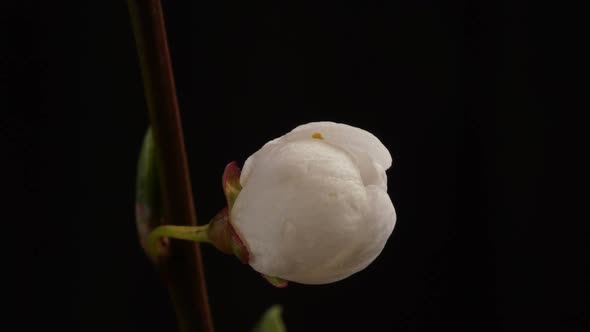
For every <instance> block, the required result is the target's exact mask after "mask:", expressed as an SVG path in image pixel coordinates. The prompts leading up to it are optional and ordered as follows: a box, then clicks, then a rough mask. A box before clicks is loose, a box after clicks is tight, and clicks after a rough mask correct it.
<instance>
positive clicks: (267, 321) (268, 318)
mask: <svg viewBox="0 0 590 332" xmlns="http://www.w3.org/2000/svg"><path fill="white" fill-rule="evenodd" d="M282 311H283V308H282V307H281V306H280V305H278V304H275V305H273V306H272V307H270V308H269V309H268V310H266V312H265V313H264V315H263V316H262V318H261V319H260V321H258V325H256V327H255V328H254V329H253V330H252V332H287V328H285V323H283V319H282V318H281V313H282Z"/></svg>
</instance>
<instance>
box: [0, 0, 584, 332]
mask: <svg viewBox="0 0 590 332" xmlns="http://www.w3.org/2000/svg"><path fill="white" fill-rule="evenodd" d="M164 9H165V15H166V19H167V28H168V34H169V44H170V50H171V55H172V62H173V66H174V74H175V77H176V83H177V91H178V99H179V103H180V108H181V112H182V118H183V126H184V133H185V142H186V148H187V153H188V157H189V162H190V170H191V176H192V185H193V192H194V197H195V201H196V208H197V214H198V218H199V220H200V222H201V223H203V222H205V221H207V220H208V219H209V218H210V217H211V216H213V215H214V214H215V213H216V212H217V211H218V210H219V209H220V208H221V207H222V206H223V204H224V198H223V195H222V191H221V186H220V181H221V174H222V171H223V167H224V166H225V165H226V164H227V163H228V162H230V161H232V160H236V161H238V163H239V164H240V165H241V164H242V163H243V162H244V161H245V159H246V158H247V157H248V156H249V155H250V154H251V153H253V152H255V151H256V150H257V149H258V148H259V147H260V146H262V145H263V144H264V143H265V142H266V141H268V140H270V139H273V138H275V137H277V136H280V135H282V134H284V133H286V132H287V131H289V130H291V129H292V128H294V127H295V126H297V125H300V124H303V123H306V122H310V121H319V120H329V121H336V122H343V123H348V124H351V125H354V126H357V127H361V128H363V129H366V130H368V131H370V132H372V133H374V134H375V135H376V136H377V137H379V138H380V139H381V140H382V141H383V143H384V144H385V145H386V146H387V147H388V148H389V150H390V151H391V153H392V155H393V159H394V165H393V167H392V168H391V169H390V170H389V171H388V176H389V194H390V196H391V198H392V200H393V202H394V205H395V207H396V210H397V213H398V222H397V225H396V228H395V230H394V232H393V235H392V237H391V238H390V240H389V242H388V244H387V246H386V248H385V250H384V251H383V253H382V255H381V256H380V257H379V258H378V259H377V260H376V261H375V262H374V263H373V264H372V265H371V266H369V267H368V268H367V269H366V270H364V271H362V272H360V273H358V274H356V275H354V276H352V277H350V278H348V279H346V280H343V281H341V282H337V283H334V284H329V285H322V286H304V285H297V284H291V285H290V286H289V287H288V288H287V289H275V288H272V287H271V286H270V285H269V284H267V283H266V282H265V281H264V280H263V279H261V278H260V277H259V276H258V274H256V273H254V272H253V271H252V270H250V269H249V268H247V267H245V266H243V265H241V264H239V262H238V261H237V260H236V259H234V258H232V257H228V256H224V255H222V254H219V253H217V252H215V251H214V250H213V249H212V248H209V247H204V248H203V254H204V260H205V266H206V276H207V284H208V290H209V295H210V303H211V308H212V311H213V316H214V320H215V326H216V330H218V331H247V330H248V329H249V328H250V327H252V326H253V325H254V323H255V322H256V320H257V319H258V318H259V316H260V315H261V314H262V313H263V311H264V310H265V309H266V308H268V307H269V306H270V305H271V304H274V303H280V304H282V305H283V307H284V319H285V322H286V325H287V327H288V329H289V331H332V330H334V331H338V330H342V331H432V330H435V329H436V330H447V329H448V330H459V331H522V330H541V329H542V330H545V329H548V330H553V331H583V330H588V329H589V321H588V315H589V290H588V272H586V270H585V269H587V268H588V259H587V255H586V254H585V252H586V250H587V243H588V242H587V239H588V233H587V229H584V227H586V220H585V219H584V216H585V215H576V214H574V213H572V212H571V211H572V209H571V208H570V207H571V206H573V205H576V204H578V201H574V200H572V201H569V200H568V199H566V198H564V197H566V196H567V195H568V193H569V192H568V191H567V190H563V191H560V190H557V189H552V188H554V187H556V186H558V185H559V184H560V183H561V182H562V181H567V180H565V178H567V170H566V171H565V172H561V173H556V169H555V168H554V164H553V163H552V161H554V160H556V159H557V160H559V162H558V163H562V162H565V160H566V158H567V157H566V156H564V155H565V154H566V152H564V151H565V150H564V149H561V148H555V147H554V145H552V144H553V141H552V140H550V139H549V133H550V132H552V131H553V130H554V129H553V126H554V122H555V119H554V118H553V116H552V115H550V113H549V112H547V111H548V110H549V108H550V106H549V97H548V95H547V94H545V91H546V90H544V86H543V84H544V82H545V81H544V80H543V79H544V77H545V76H546V75H547V74H548V73H549V72H555V71H560V70H562V68H565V66H567V60H566V61H565V63H564V62H559V63H556V61H553V58H552V57H551V55H550V54H549V52H548V51H550V50H553V49H555V48H556V45H555V44H552V43H553V42H555V41H556V40H561V36H557V37H556V34H555V33H553V31H554V30H553V29H554V25H555V24H556V23H555V22H554V21H552V20H551V19H549V18H548V16H547V15H546V14H547V13H548V11H544V12H542V11H540V10H539V9H540V8H539V6H538V5H527V4H524V3H521V2H511V1H504V2H486V1H480V2H469V3H462V2H453V4H447V3H437V2H431V1H404V2H375V1H368V2H356V3H355V4H351V5H348V4H343V3H338V4H328V3H325V2H317V3H312V4H306V3H302V2H296V3H286V2H255V3H252V2H229V1H209V2H193V1H186V2H181V1H164ZM550 17H553V18H554V17H555V16H550ZM2 18H3V22H2V23H8V24H6V26H7V27H8V28H7V29H5V30H4V31H5V32H4V34H5V36H6V37H7V38H5V40H4V45H5V50H9V51H11V50H17V52H14V53H11V52H8V53H6V52H3V55H2V59H3V62H2V64H3V67H5V69H3V70H4V73H3V80H2V81H3V86H2V88H3V89H2V90H3V93H4V94H5V96H6V97H8V99H10V97H16V98H14V100H16V101H17V103H15V105H18V107H12V109H13V110H15V111H16V112H13V113H14V114H13V113H10V114H11V115H7V116H6V117H4V118H3V123H2V126H1V128H2V135H3V136H2V137H3V140H4V143H6V142H7V143H8V144H7V146H8V150H5V151H8V154H9V156H10V157H9V158H7V159H6V160H7V162H5V163H4V164H5V165H4V166H6V165H8V166H9V167H10V169H9V173H5V174H8V175H9V176H8V180H9V183H10V181H14V184H16V187H18V189H17V190H15V191H13V192H12V196H13V197H12V198H13V199H14V198H16V199H19V201H20V202H25V203H24V204H22V205H18V204H11V205H13V207H16V210H18V213H19V215H20V218H21V219H22V220H25V221H27V220H33V221H35V223H34V228H32V229H31V228H29V226H28V225H30V224H28V223H24V222H23V223H21V224H23V225H24V227H25V228H27V229H28V232H30V233H33V235H34V236H33V238H34V240H31V239H30V240H28V241H27V242H20V243H26V245H25V246H22V245H21V246H18V247H17V248H21V247H26V249H31V250H32V254H33V257H34V262H35V263H34V264H22V262H21V263H19V262H18V261H17V266H18V265H21V266H22V265H28V266H29V267H31V266H30V265H32V272H31V273H28V274H26V276H27V277H30V280H29V279H25V278H23V275H24V273H23V274H20V273H18V272H15V273H14V276H16V277H17V279H20V280H21V281H22V280H26V281H28V282H29V283H30V284H34V285H35V286H39V291H37V290H36V289H35V291H32V292H30V293H27V294H28V295H27V296H20V297H19V298H18V299H17V300H16V301H15V302H14V305H15V306H16V307H17V308H22V309H24V310H25V311H26V312H27V313H28V314H27V317H31V312H34V314H33V317H41V316H38V315H37V314H36V312H44V313H48V312H51V313H52V314H49V315H48V316H50V319H51V320H53V319H55V318H56V316H57V319H58V320H60V321H63V322H62V323H61V324H67V326H66V325H58V326H61V327H62V328H66V327H70V326H71V327H73V328H74V330H77V331H173V330H174V324H175V322H174V314H173V311H172V307H171V305H170V303H169V301H168V299H167V294H166V293H165V290H164V289H163V287H162V284H161V283H160V281H159V280H158V277H157V275H156V274H155V272H154V270H153V269H152V267H151V266H150V264H149V262H148V261H147V259H146V258H145V257H144V255H143V253H142V251H141V250H140V248H139V246H138V243H137V237H136V231H135V225H134V221H133V220H134V213H133V205H134V202H133V201H134V180H135V167H136V158H137V153H138V150H139V147H140V143H141V139H142V135H143V133H144V131H145V129H146V126H147V125H148V120H147V115H146V109H145V107H146V106H145V102H144V97H143V89H142V85H141V80H140V73H139V67H138V61H137V56H136V50H135V44H134V39H133V35H132V31H131V27H130V25H129V22H128V12H127V8H126V5H125V2H124V1H121V2H118V1H112V2H101V3H99V2H97V3H94V4H77V5H76V6H71V7H69V6H66V5H60V6H57V5H56V4H45V5H44V6H43V7H37V6H35V5H32V4H26V3H23V4H22V6H21V7H19V8H6V9H4V10H3V11H2ZM560 45H561V44H560ZM21 51H22V52H21ZM5 73H8V75H5ZM25 73H26V75H25ZM561 83H563V84H568V82H564V81H560V82H558V83H557V85H559V84H561ZM23 91H25V92H24V93H22V94H21V93H20V92H23ZM28 108H30V109H31V110H32V111H31V112H28V111H26V110H27V109H28ZM21 110H23V111H21ZM24 138H32V140H31V141H30V142H29V141H26V142H25V140H24ZM19 162H20V163H19ZM21 179H24V180H21ZM32 197H35V198H32ZM31 199H35V201H34V202H35V204H30V203H31ZM15 201H16V200H15ZM558 202H559V203H563V204H562V205H561V206H558V205H557V203H558ZM582 203H583V202H582ZM580 204H581V203H580ZM54 232H55V233H58V234H57V235H53V233H54ZM49 234H52V235H49ZM23 241H24V240H23ZM21 251H25V250H24V249H22V248H21V249H19V250H18V252H21ZM27 251H28V250H27ZM8 256H10V257H13V258H14V257H16V260H18V259H19V257H20V256H19V255H8ZM17 271H18V270H17ZM24 288H25V289H28V288H29V287H24ZM62 303H63V304H62ZM52 309H55V310H52ZM33 310H34V311H33ZM37 310H38V311H37ZM53 311H55V312H56V314H53ZM43 317H45V316H43ZM21 324H23V330H27V327H29V326H32V325H36V324H41V325H43V326H47V325H51V324H50V321H49V320H47V321H46V320H44V319H41V318H37V319H27V320H24V321H21Z"/></svg>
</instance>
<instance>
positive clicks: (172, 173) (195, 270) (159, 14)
mask: <svg viewBox="0 0 590 332" xmlns="http://www.w3.org/2000/svg"><path fill="white" fill-rule="evenodd" d="M128 5H129V10H130V14H131V21H132V24H133V30H134V33H135V39H136V43H137V49H138V53H139V59H140V65H141V72H142V77H143V82H144V89H145V97H146V101H147V107H148V112H149V118H150V123H151V127H152V130H153V135H154V141H155V144H156V151H157V156H158V161H159V163H158V166H159V171H160V179H161V185H162V197H163V203H164V211H165V220H166V221H167V223H170V224H174V225H182V226H194V225H196V213H195V208H194V205H193V198H192V191H191V184H190V183H191V182H190V176H189V171H188V162H187V157H186V153H185V148H184V139H183V133H182V126H181V121H180V113H179V110H178V102H177V100H176V92H175V86H174V78H173V74H172V65H171V62H170V54H169V51H168V45H167V38H166V29H165V24H164V15H163V11H162V5H161V3H160V0H128ZM169 252H170V255H169V256H166V257H164V258H163V259H161V260H160V261H159V263H158V268H159V271H160V273H161V275H162V277H163V280H164V282H165V283H166V285H167V287H168V291H169V293H170V296H171V298H172V302H173V303H174V306H175V309H176V314H177V318H178V324H179V328H180V330H181V331H183V332H189V331H190V332H195V331H203V332H212V331H213V323H212V319H211V312H210V309H209V303H208V300H207V288H206V286H205V277H204V273H203V263H202V258H201V252H200V248H199V245H198V244H195V243H194V242H189V241H170V248H169Z"/></svg>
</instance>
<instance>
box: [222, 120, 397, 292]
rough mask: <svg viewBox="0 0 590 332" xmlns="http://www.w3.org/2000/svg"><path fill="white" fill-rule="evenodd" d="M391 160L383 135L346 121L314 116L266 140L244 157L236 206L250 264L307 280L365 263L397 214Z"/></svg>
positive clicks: (342, 273) (337, 275) (326, 279)
mask: <svg viewBox="0 0 590 332" xmlns="http://www.w3.org/2000/svg"><path fill="white" fill-rule="evenodd" d="M390 166H391V155H390V154H389V151H388V150H387V148H385V146H384V145H383V144H382V143H381V142H380V141H379V139H378V138H377V137H375V136H374V135H372V134H371V133H369V132H367V131H365V130H362V129H359V128H356V127H352V126H349V125H345V124H339V123H333V122H313V123H308V124H305V125H302V126H299V127H297V128H295V129H294V130H292V131H291V132H289V133H287V134H286V135H284V136H282V137H279V138H277V139H275V140H272V141H270V142H268V143H266V144H265V145H264V146H263V147H262V148H261V149H260V150H259V151H257V152H256V153H254V154H253V155H252V156H250V157H249V158H248V159H247V160H246V162H245V164H244V167H243V170H242V174H241V177H240V183H241V185H242V187H243V189H242V191H241V192H240V193H239V195H238V197H237V200H236V202H235V204H234V206H233V208H232V210H231V219H232V224H233V226H234V228H235V230H236V232H237V233H238V234H239V235H240V237H241V239H242V240H243V241H244V242H245V245H246V247H247V248H248V250H249V252H250V261H249V264H250V265H251V266H252V268H253V269H254V270H256V271H258V272H260V273H263V274H265V275H270V276H275V277H280V278H282V279H285V280H290V281H294V282H299V283H302V284H325V283H330V282H335V281H338V280H341V279H344V278H346V277H348V276H350V275H351V274H353V273H356V272H358V271H360V270H362V269H364V268H365V267H367V266H368V265H369V264H370V263H371V262H372V261H373V260H374V259H375V258H376V257H377V256H378V255H379V254H380V253H381V251H382V250H383V248H384V246H385V243H386V241H387V239H388V238H389V236H390V235H391V233H392V231H393V228H394V225H395V221H396V214H395V210H394V207H393V204H392V202H391V199H390V198H389V196H388V195H387V176H386V174H385V171H386V170H387V169H388V168H389V167H390Z"/></svg>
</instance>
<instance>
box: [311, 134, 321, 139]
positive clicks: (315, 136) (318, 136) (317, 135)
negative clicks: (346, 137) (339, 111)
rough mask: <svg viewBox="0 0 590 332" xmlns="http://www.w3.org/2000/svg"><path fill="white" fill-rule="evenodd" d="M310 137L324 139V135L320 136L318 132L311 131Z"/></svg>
mask: <svg viewBox="0 0 590 332" xmlns="http://www.w3.org/2000/svg"><path fill="white" fill-rule="evenodd" d="M311 138H315V139H324V136H322V134H320V133H313V135H311Z"/></svg>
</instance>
